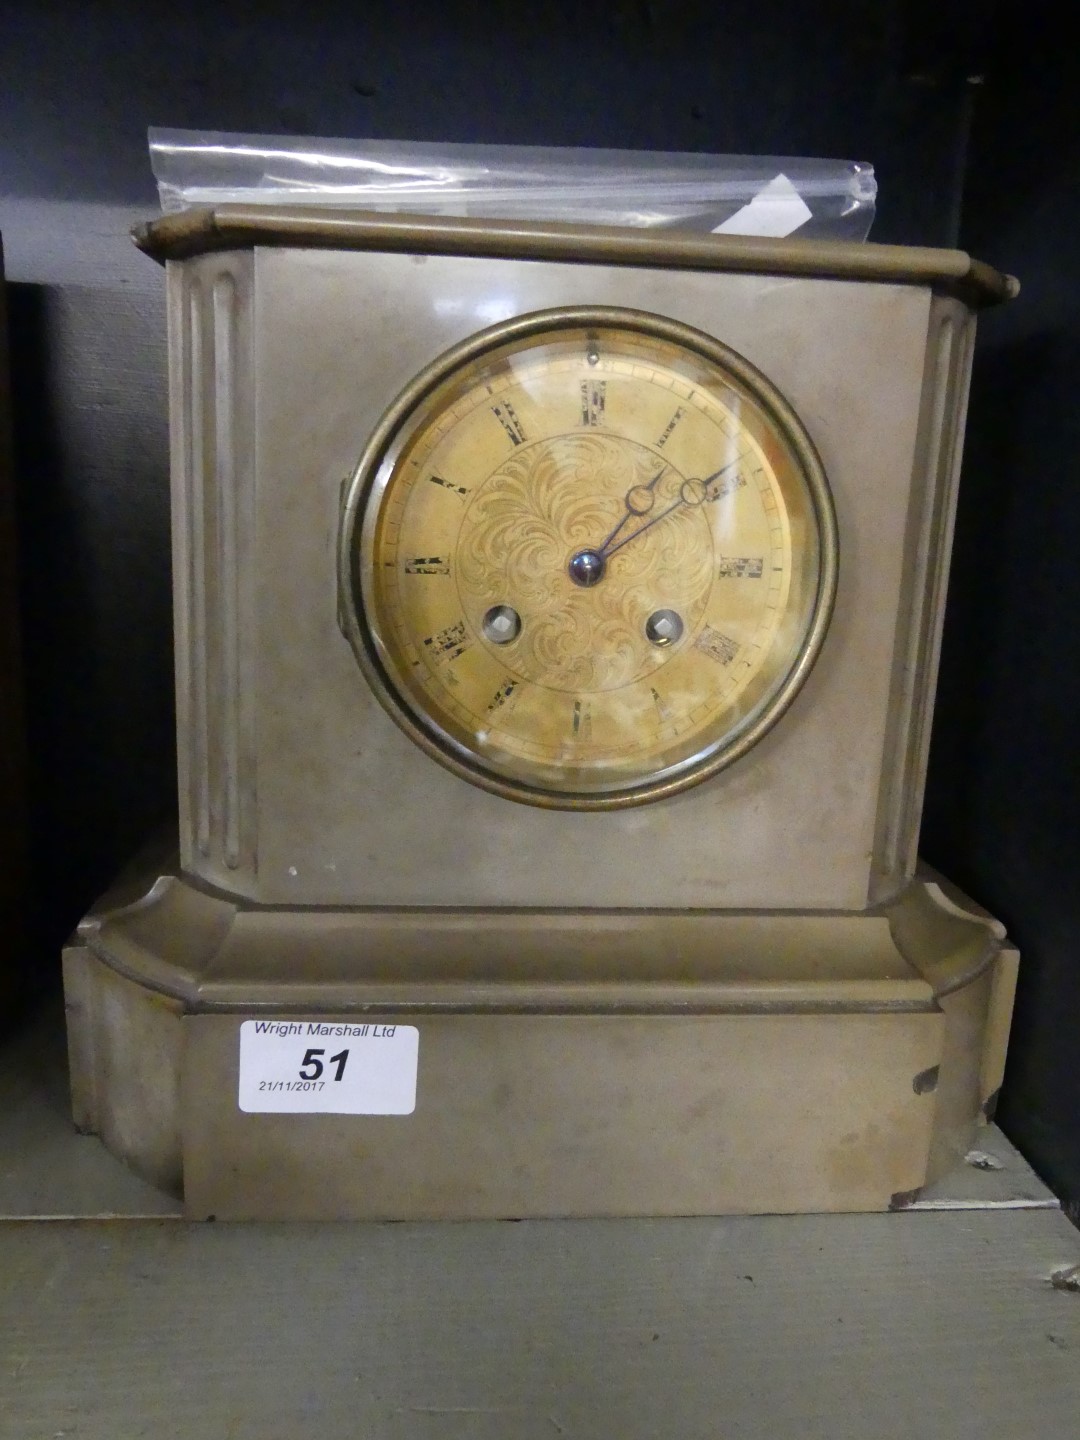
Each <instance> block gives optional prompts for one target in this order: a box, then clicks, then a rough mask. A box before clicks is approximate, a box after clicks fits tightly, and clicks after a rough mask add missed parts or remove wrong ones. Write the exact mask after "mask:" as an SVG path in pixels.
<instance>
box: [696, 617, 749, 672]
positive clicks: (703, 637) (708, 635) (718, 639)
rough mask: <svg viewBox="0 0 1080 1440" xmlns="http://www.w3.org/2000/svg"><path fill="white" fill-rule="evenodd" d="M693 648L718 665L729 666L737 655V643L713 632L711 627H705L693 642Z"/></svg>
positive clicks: (716, 631)
mask: <svg viewBox="0 0 1080 1440" xmlns="http://www.w3.org/2000/svg"><path fill="white" fill-rule="evenodd" d="M694 648H695V649H696V650H700V651H701V653H702V654H703V655H708V657H709V659H710V660H715V661H716V662H717V664H719V665H730V664H731V662H732V660H734V659H735V656H736V655H737V654H738V653H739V642H738V641H737V640H732V639H731V638H730V637H729V636H727V635H721V633H720V631H719V630H714V629H713V628H712V626H711V625H706V626H705V627H704V629H703V630H702V632H701V634H700V635H699V636H698V637H697V639H696V640H695V641H694Z"/></svg>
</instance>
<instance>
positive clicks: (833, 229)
mask: <svg viewBox="0 0 1080 1440" xmlns="http://www.w3.org/2000/svg"><path fill="white" fill-rule="evenodd" d="M149 140H150V158H151V162H152V165H153V169H154V175H155V177H156V179H157V182H158V191H159V194H160V197H161V206H162V209H163V210H165V211H166V212H173V211H178V210H184V209H187V208H189V207H191V206H196V205H224V204H273V205H283V204H303V205H336V206H345V207H351V208H354V209H363V210H376V211H391V212H393V211H397V212H401V213H408V214H415V215H461V216H468V217H471V218H474V219H490V220H554V221H566V222H572V223H573V222H576V223H587V224H592V225H623V226H630V227H633V228H637V229H641V228H657V227H668V228H675V229H681V230H697V231H706V232H707V231H714V232H716V233H718V234H730V235H768V236H773V237H782V236H786V235H796V234H797V235H799V236H800V237H803V236H805V237H813V238H816V239H836V240H864V239H865V238H866V235H867V233H868V231H869V229H870V226H871V223H872V222H873V218H874V204H875V198H876V195H877V182H876V181H875V178H874V169H873V166H872V165H869V164H866V163H865V162H862V161H851V160H830V159H811V158H806V157H796V156H758V155H698V154H690V153H672V152H652V151H632V150H585V149H557V148H552V147H541V146H509V145H454V144H443V143H428V142H417V141H399V140H334V139H311V138H298V137H294V136H284V135H233V134H223V133H219V132H214V131H199V130H162V129H152V130H151V131H150V132H149Z"/></svg>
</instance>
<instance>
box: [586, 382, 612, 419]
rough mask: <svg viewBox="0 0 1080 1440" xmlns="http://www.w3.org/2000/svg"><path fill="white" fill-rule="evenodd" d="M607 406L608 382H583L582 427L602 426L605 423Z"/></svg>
mask: <svg viewBox="0 0 1080 1440" xmlns="http://www.w3.org/2000/svg"><path fill="white" fill-rule="evenodd" d="M606 404H607V381H606V380H601V381H599V382H595V381H594V382H592V383H590V382H589V381H588V380H583V381H582V382H581V423H582V425H602V424H603V423H604V409H605V406H606Z"/></svg>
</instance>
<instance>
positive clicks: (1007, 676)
mask: <svg viewBox="0 0 1080 1440" xmlns="http://www.w3.org/2000/svg"><path fill="white" fill-rule="evenodd" d="M1013 8H1014V7H1010V6H1006V7H998V6H995V5H991V4H977V3H971V0H967V3H960V0H940V3H937V4H930V3H926V0H908V3H903V0H883V3H880V4H878V5H866V4H864V3H859V0H819V3H818V4H815V5H808V4H801V3H796V0H738V3H726V4H725V3H720V0H710V3H705V0H702V3H690V0H687V3H677V0H671V3H663V0H654V3H646V0H608V3H605V4H604V5H601V6H595V7H590V6H585V5H582V4H580V3H576V0H575V3H570V0H536V3H533V4H524V3H518V4H509V3H487V4H475V3H474V4H463V3H460V0H443V3H440V4H435V3H430V0H414V3H412V4H408V5H406V4H402V3H400V0H369V3H366V4H357V3H352V4H346V3H344V0H324V3H322V4H319V5H307V6H301V5H295V4H293V5H286V4H283V3H276V0H269V3H263V4H248V5H241V4H237V3H230V0H218V3H210V0H190V3H188V4H186V5H184V6H167V7H166V6H153V5H146V4H142V5H139V4H136V3H134V0H98V3H96V4H94V5H92V6H91V5H85V4H75V3H59V0H51V3H49V0H39V3H37V4H35V5H33V6H29V5H9V6H6V7H0V47H2V48H0V55H2V58H3V63H4V73H5V75H6V76H9V77H16V78H17V83H9V84H6V85H5V86H4V88H3V91H2V92H0V225H2V226H3V227H4V230H5V237H6V240H7V248H8V254H9V269H10V272H11V274H12V278H13V279H15V280H16V282H18V283H16V284H15V285H14V286H13V290H12V296H11V309H12V327H13V336H12V339H13V354H14V362H15V363H14V372H15V399H16V422H17V423H16V447H17V465H18V485H19V502H20V512H21V521H22V537H21V538H22V550H23V569H22V595H23V607H24V617H25V629H26V654H27V670H28V690H29V695H28V702H29V712H30V722H31V747H32V770H31V787H32V800H33V802H34V814H35V817H36V828H35V834H34V856H35V869H36V875H37V881H38V920H39V923H38V932H37V933H38V944H37V947H36V951H35V953H34V955H33V956H32V962H33V966H34V970H33V974H34V975H35V976H37V977H51V976H54V975H55V951H56V948H57V945H58V944H59V942H60V940H61V939H62V937H63V935H64V933H65V931H66V930H67V929H68V928H69V927H70V926H71V925H72V924H73V923H74V922H75V921H76V920H77V918H78V917H79V915H80V914H81V913H82V912H83V910H84V909H85V908H86V906H87V904H88V903H89V902H90V900H91V899H92V898H93V896H94V895H95V894H96V893H97V892H98V891H99V890H100V889H101V888H102V886H103V885H104V884H105V883H106V881H107V880H108V878H109V877H110V875H111V874H112V873H113V872H114V871H115V869H116V868H117V867H118V866H119V865H120V864H121V863H122V862H123V861H124V860H125V858H126V857H127V855H128V854H129V852H130V851H131V849H132V848H133V847H134V846H135V844H136V843H137V841H138V839H139V837H140V836H141V835H142V834H144V833H145V832H146V830H147V829H148V828H150V827H151V826H152V824H153V823H154V822H155V820H157V819H158V818H160V817H161V816H162V815H166V816H167V814H168V812H169V808H170V806H171V804H172V794H173V773H172V759H173V757H172V712H171V660H170V641H169V574H168V571H169V548H168V499H167V447H166V430H165V387H164V376H165V367H164V346H163V321H162V315H161V293H160V275H159V272H158V271H157V270H156V268H155V267H154V266H152V265H151V264H150V263H149V262H147V261H145V260H144V259H142V258H141V257H139V256H137V255H135V254H134V252H131V251H129V249H128V247H127V242H126V240H125V238H124V230H125V227H126V225H127V224H128V223H129V221H130V220H131V219H132V218H134V217H135V216H136V215H137V214H138V213H139V212H140V211H145V210H149V209H151V208H152V206H153V202H154V193H153V187H152V182H151V177H150V171H149V165H148V161H147V156H146V140H145V131H146V127H147V126H148V125H151V124H156V125H171V126H187V127H196V128H208V129H225V130H241V131H243V130H247V131H254V132H271V133H273V132H293V133H300V134H305V133H306V134H325V135H358V136H362V135H367V136H373V137H400V138H406V139H446V140H457V141H470V140H472V141H488V142H514V143H540V144H549V145H550V144H563V145H593V146H625V147H631V148H635V147H636V148H649V149H687V150H702V151H721V152H723V151H728V152H739V151H746V152H750V153H755V152H756V153H776V154H785V153H786V154H806V155H813V154H820V155H837V156H844V157H847V158H852V159H869V160H871V161H873V162H874V164H875V166H876V168H877V172H878V178H879V181H880V184H881V187H882V197H881V204H880V208H879V216H878V221H877V223H876V225H875V229H874V232H873V233H874V238H875V239H878V240H890V241H900V242H911V243H923V244H950V243H955V242H956V240H957V238H958V236H959V235H960V234H961V233H962V234H963V239H964V242H965V243H966V244H967V245H969V246H970V248H972V249H973V250H975V251H976V252H978V253H980V254H983V255H985V256H986V258H988V259H991V260H994V261H996V262H998V263H999V264H1000V265H1002V267H1003V268H1006V269H1009V270H1012V271H1014V272H1016V273H1019V274H1020V275H1021V276H1022V278H1023V281H1024V293H1023V296H1022V298H1021V300H1020V301H1019V302H1017V303H1016V304H1015V305H1013V306H1012V307H1009V308H1008V309H1007V310H1005V311H1002V312H1000V313H997V314H994V315H990V316H987V317H986V319H985V321H984V324H983V328H982V333H981V340H980V351H979V359H978V364H977V370H976V384H975V393H974V398H973V406H972V419H971V435H970V444H969V456H968V461H967V464H966V467H965V481H964V487H963V499H962V505H961V512H960V517H959V525H958V537H957V563H956V571H955V580H954V583H953V586H952V589H951V592H950V603H949V617H948V629H947V637H946V647H945V662H944V671H943V674H944V679H943V684H942V692H941V703H940V706H939V712H938V722H937V729H936V732H935V741H934V753H933V757H932V768H931V778H930V786H929V792H928V805H927V823H926V832H925V837H926V848H927V850H928V852H929V854H930V856H931V858H932V859H933V860H934V861H935V862H936V863H937V864H938V865H940V867H941V868H942V869H943V870H945V871H946V872H947V873H949V874H951V875H953V876H955V877H956V878H957V879H958V880H960V881H961V882H962V883H964V884H965V885H967V887H968V888H969V889H970V890H971V892H972V893H973V894H974V895H975V897H976V898H977V899H979V900H980V901H982V902H983V903H984V904H986V905H987V906H989V907H990V908H991V909H994V910H995V911H997V912H999V913H1001V914H1002V915H1003V917H1004V918H1005V920H1006V921H1007V923H1008V924H1009V926H1010V928H1011V930H1012V931H1013V932H1014V934H1015V935H1016V936H1017V937H1018V939H1019V941H1020V943H1021V945H1022V946H1023V949H1024V955H1025V962H1024V973H1023V983H1022V988H1021V996H1020V1005H1019V1015H1018V1023H1017V1032H1016V1034H1017V1039H1016V1043H1015V1044H1014V1047H1013V1055H1012V1059H1011V1061H1010V1068H1009V1075H1008V1080H1007V1085H1006V1091H1005V1095H1004V1100H1003V1106H1002V1112H1001V1113H1002V1117H1003V1119H1004V1120H1005V1122H1006V1124H1007V1125H1008V1126H1009V1127H1010V1128H1011V1130H1012V1133H1013V1135H1014V1137H1015V1138H1017V1140H1018V1141H1019V1142H1020V1143H1021V1144H1022V1145H1023V1146H1024V1147H1025V1148H1027V1149H1028V1150H1029V1151H1030V1152H1031V1153H1032V1155H1033V1156H1034V1157H1035V1158H1036V1160H1037V1161H1038V1162H1040V1163H1041V1164H1042V1165H1043V1167H1044V1169H1045V1170H1046V1171H1047V1173H1048V1175H1050V1177H1051V1178H1052V1179H1053V1180H1055V1181H1056V1182H1057V1183H1058V1184H1059V1185H1062V1186H1064V1187H1065V1188H1066V1189H1067V1190H1068V1192H1069V1193H1070V1194H1071V1195H1073V1196H1078V1197H1080V1126H1078V1124H1077V1119H1076V1117H1077V1115H1078V1114H1080V1088H1078V1087H1080V1081H1078V1079H1077V1075H1076V1074H1073V1073H1072V1072H1071V1067H1070V1058H1069V1057H1070V1053H1071V1049H1073V1048H1075V1047H1076V1042H1077V1039H1078V1038H1080V1037H1078V1029H1080V1024H1078V1022H1077V1020H1076V1019H1074V1018H1073V1016H1074V1015H1076V1014H1078V1013H1080V994H1078V979H1077V977H1078V975H1080V959H1078V957H1077V955H1076V953H1075V952H1076V942H1075V941H1074V940H1073V938H1072V937H1073V935H1074V934H1075V933H1076V924H1075V922H1076V919H1077V916H1076V905H1077V902H1076V896H1077V894H1078V893H1080V884H1077V882H1076V880H1075V876H1076V872H1077V868H1078V866H1077V860H1078V857H1077V854H1076V841H1075V834H1076V824H1075V820H1074V816H1075V814H1076V800H1077V798H1078V797H1077V795H1076V785H1077V767H1076V763H1075V759H1074V757H1073V748H1074V747H1073V745H1072V741H1071V732H1070V727H1071V722H1072V714H1073V712H1074V708H1075V707H1074V703H1073V702H1074V701H1075V698H1076V678H1075V667H1076V662H1075V658H1074V654H1073V646H1072V635H1071V629H1072V623H1073V622H1072V614H1073V613H1075V607H1074V606H1072V605H1071V604H1070V602H1071V601H1072V600H1073V599H1074V598H1075V594H1076V579H1075V569H1074V568H1073V565H1072V558H1071V553H1070V545H1071V544H1072V543H1073V542H1072V541H1071V540H1070V534H1071V535H1072V536H1073V537H1075V534H1076V527H1077V507H1076V500H1075V489H1074V488H1073V483H1072V480H1073V475H1074V472H1075V469H1076V465H1075V461H1073V460H1072V458H1071V454H1070V451H1069V448H1068V443H1069V440H1070V439H1071V437H1072V435H1073V432H1074V430H1075V428H1076V426H1077V421H1076V420H1075V418H1074V416H1073V413H1072V410H1071V408H1070V397H1069V382H1070V375H1071V373H1073V372H1074V370H1075V366H1073V365H1072V364H1071V361H1072V360H1073V357H1074V352H1075V351H1076V350H1077V348H1078V347H1080V329H1078V326H1077V318H1078V317H1077V315H1076V301H1075V299H1074V293H1075V290H1074V287H1070V283H1069V279H1068V276H1069V262H1068V252H1069V248H1070V237H1071V235H1072V234H1074V233H1076V232H1075V230H1074V229H1072V228H1071V226H1070V223H1069V222H1070V221H1071V220H1073V219H1075V220H1080V215H1077V213H1076V212H1077V208H1078V202H1077V196H1076V191H1075V185H1074V180H1073V176H1074V175H1075V172H1076V161H1077V146H1076V137H1075V132H1076V126H1075V123H1074V122H1073V120H1072V117H1071V110H1070V100H1071V95H1072V93H1073V92H1072V90H1071V89H1070V87H1071V86H1072V85H1073V83H1074V76H1073V75H1072V74H1071V72H1070V66H1071V64H1072V62H1070V61H1068V60H1067V59H1066V58H1065V55H1064V47H1059V48H1058V50H1057V51H1054V52H1051V51H1049V50H1047V49H1040V47H1039V42H1038V38H1037V36H1036V37H1034V38H1031V39H1025V37H1028V36H1030V35H1031V26H1030V24H1028V23H1026V21H1027V17H1026V16H1025V15H1024V14H1023V13H1022V12H1021V11H1020V10H1019V7H1015V13H1013ZM969 148H970V152H971V153H970V156H969ZM1070 1006H1071V1011H1072V1013H1071V1014H1070V1013H1069V1009H1070ZM1077 1074H1080V1067H1078V1070H1077Z"/></svg>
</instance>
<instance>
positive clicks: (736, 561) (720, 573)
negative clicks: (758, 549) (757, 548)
mask: <svg viewBox="0 0 1080 1440" xmlns="http://www.w3.org/2000/svg"><path fill="white" fill-rule="evenodd" d="M764 568H765V562H764V560H761V559H759V558H758V557H757V556H749V555H721V556H720V559H719V561H718V562H717V565H716V575H717V578H718V579H720V580H760V579H761V572H762V570H763V569H764Z"/></svg>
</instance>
